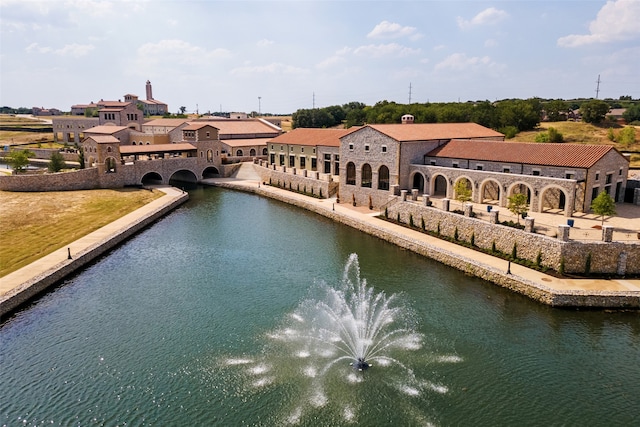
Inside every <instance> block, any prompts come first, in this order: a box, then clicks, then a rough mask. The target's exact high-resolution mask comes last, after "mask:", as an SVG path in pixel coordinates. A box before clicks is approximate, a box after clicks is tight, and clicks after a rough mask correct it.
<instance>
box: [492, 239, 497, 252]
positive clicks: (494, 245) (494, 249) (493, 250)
mask: <svg viewBox="0 0 640 427" xmlns="http://www.w3.org/2000/svg"><path fill="white" fill-rule="evenodd" d="M491 252H492V253H496V241H495V240H494V241H493V242H491Z"/></svg>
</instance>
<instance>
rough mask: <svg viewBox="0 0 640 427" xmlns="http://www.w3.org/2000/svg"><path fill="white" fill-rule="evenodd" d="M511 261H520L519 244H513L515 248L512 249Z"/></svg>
mask: <svg viewBox="0 0 640 427" xmlns="http://www.w3.org/2000/svg"><path fill="white" fill-rule="evenodd" d="M511 259H512V260H514V261H515V260H516V259H518V244H517V243H516V242H513V248H512V249H511Z"/></svg>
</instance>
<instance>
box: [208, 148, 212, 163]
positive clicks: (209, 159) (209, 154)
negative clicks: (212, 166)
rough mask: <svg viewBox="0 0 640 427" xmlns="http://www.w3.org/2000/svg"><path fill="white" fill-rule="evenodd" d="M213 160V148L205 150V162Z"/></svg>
mask: <svg viewBox="0 0 640 427" xmlns="http://www.w3.org/2000/svg"><path fill="white" fill-rule="evenodd" d="M212 161H213V150H207V162H212Z"/></svg>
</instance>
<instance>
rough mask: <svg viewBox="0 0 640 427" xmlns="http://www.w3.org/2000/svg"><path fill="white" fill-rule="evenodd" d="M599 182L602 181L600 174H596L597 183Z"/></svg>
mask: <svg viewBox="0 0 640 427" xmlns="http://www.w3.org/2000/svg"><path fill="white" fill-rule="evenodd" d="M599 180H600V173H599V172H596V181H599Z"/></svg>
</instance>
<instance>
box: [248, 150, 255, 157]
mask: <svg viewBox="0 0 640 427" xmlns="http://www.w3.org/2000/svg"><path fill="white" fill-rule="evenodd" d="M249 155H250V156H251V157H255V155H256V150H255V148H252V149H251V151H249Z"/></svg>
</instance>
